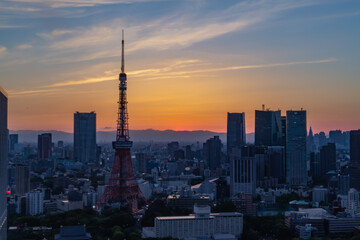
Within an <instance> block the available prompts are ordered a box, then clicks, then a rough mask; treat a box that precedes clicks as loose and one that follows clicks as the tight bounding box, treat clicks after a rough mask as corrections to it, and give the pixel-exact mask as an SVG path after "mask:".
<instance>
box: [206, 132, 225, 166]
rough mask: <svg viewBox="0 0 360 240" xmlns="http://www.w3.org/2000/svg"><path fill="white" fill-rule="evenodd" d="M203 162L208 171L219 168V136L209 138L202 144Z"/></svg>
mask: <svg viewBox="0 0 360 240" xmlns="http://www.w3.org/2000/svg"><path fill="white" fill-rule="evenodd" d="M203 151H204V160H205V162H206V163H207V166H208V167H209V169H210V170H216V168H217V167H220V166H221V140H220V138H219V136H215V137H213V138H210V139H208V140H207V141H206V143H204V147H203Z"/></svg>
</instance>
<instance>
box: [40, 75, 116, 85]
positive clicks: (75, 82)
mask: <svg viewBox="0 0 360 240" xmlns="http://www.w3.org/2000/svg"><path fill="white" fill-rule="evenodd" d="M115 79H116V78H115V77H114V76H112V77H110V76H106V77H98V78H87V79H84V80H79V81H67V82H60V83H54V84H51V85H47V86H46V87H49V88H53V87H55V88H56V87H66V86H73V85H82V84H89V83H99V82H105V81H112V80H115Z"/></svg>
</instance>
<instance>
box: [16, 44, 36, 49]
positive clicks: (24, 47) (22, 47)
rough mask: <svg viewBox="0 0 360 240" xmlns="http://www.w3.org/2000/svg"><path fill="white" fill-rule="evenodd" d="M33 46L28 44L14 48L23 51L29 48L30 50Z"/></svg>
mask: <svg viewBox="0 0 360 240" xmlns="http://www.w3.org/2000/svg"><path fill="white" fill-rule="evenodd" d="M32 47H33V46H32V45H30V44H21V45H19V46H17V47H16V48H17V49H21V50H25V49H29V48H32Z"/></svg>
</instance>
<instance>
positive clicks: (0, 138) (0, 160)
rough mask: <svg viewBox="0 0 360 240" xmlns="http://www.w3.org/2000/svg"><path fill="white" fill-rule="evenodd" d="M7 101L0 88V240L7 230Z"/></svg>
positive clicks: (3, 237) (4, 237)
mask: <svg viewBox="0 0 360 240" xmlns="http://www.w3.org/2000/svg"><path fill="white" fill-rule="evenodd" d="M7 107H8V99H7V94H6V92H5V91H4V90H3V89H2V88H1V87H0V239H6V230H7V227H6V225H7V223H6V222H7V221H6V220H7V204H6V195H5V193H6V188H7V165H8V136H9V131H8V129H7V112H8V109H7Z"/></svg>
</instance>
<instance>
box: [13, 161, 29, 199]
mask: <svg viewBox="0 0 360 240" xmlns="http://www.w3.org/2000/svg"><path fill="white" fill-rule="evenodd" d="M15 184H16V194H17V195H18V196H24V195H25V194H26V193H28V192H30V167H29V166H28V165H22V164H18V165H16V169H15Z"/></svg>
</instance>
